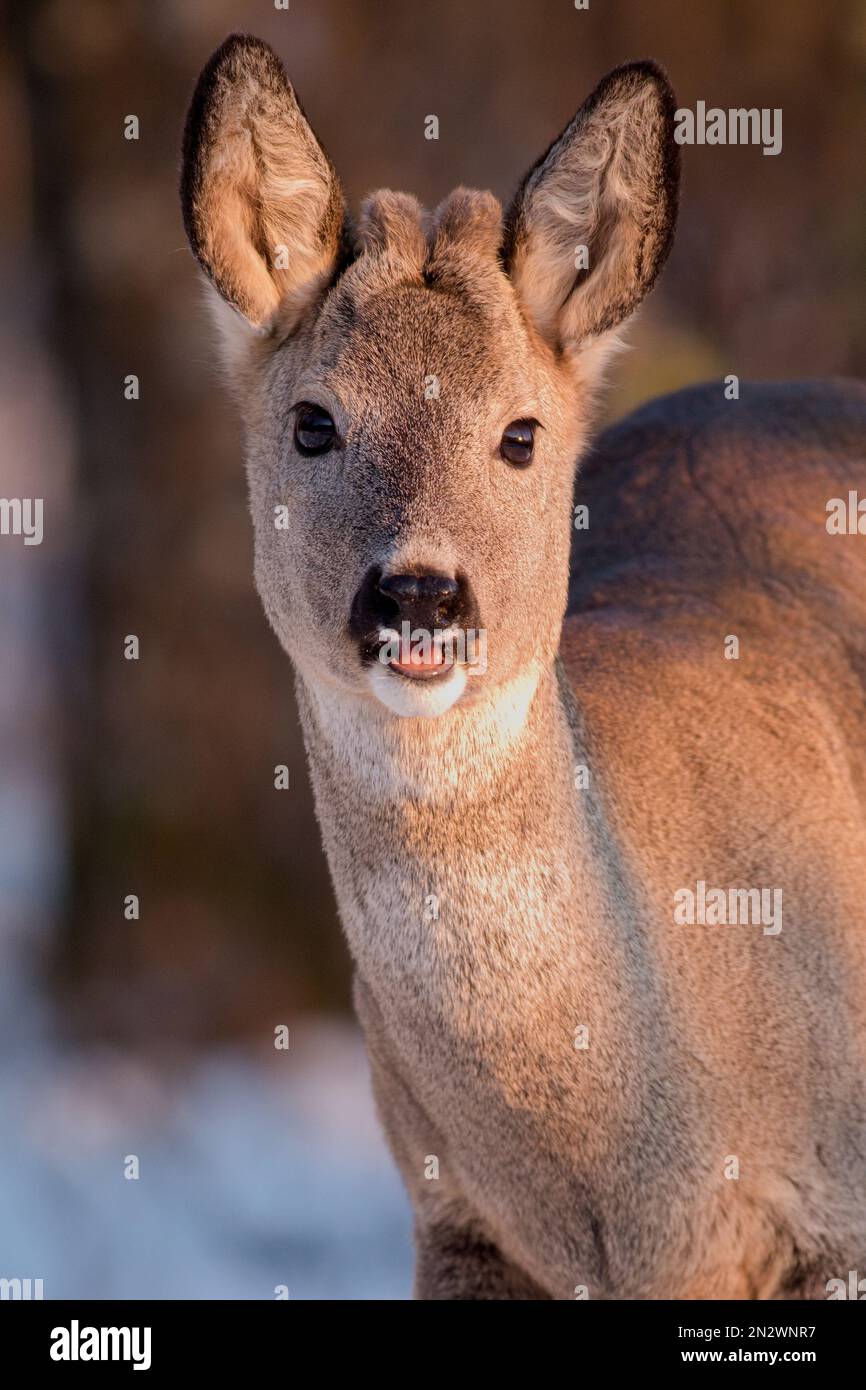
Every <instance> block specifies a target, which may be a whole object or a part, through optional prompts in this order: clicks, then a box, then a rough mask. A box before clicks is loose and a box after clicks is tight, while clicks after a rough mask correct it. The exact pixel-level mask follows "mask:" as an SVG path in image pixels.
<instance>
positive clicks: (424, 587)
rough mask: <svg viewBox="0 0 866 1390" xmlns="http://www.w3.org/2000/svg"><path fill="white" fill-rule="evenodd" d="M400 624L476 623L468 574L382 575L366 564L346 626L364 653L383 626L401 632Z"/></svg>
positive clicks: (437, 627) (436, 627)
mask: <svg viewBox="0 0 866 1390" xmlns="http://www.w3.org/2000/svg"><path fill="white" fill-rule="evenodd" d="M403 623H409V625H410V627H411V628H412V629H413V630H415V629H418V628H421V629H423V630H424V631H426V632H441V631H442V629H443V628H448V627H458V628H461V629H464V630H465V629H468V628H477V627H479V626H480V623H479V620H478V609H477V605H476V602H475V598H474V595H473V593H472V589H471V587H470V585H469V581H468V579H466V578H465V577H464V576H463V575H461V574H458V575H457V576H456V578H455V577H452V576H451V575H449V574H430V573H427V574H423V573H422V574H383V573H382V571H381V570H380V569H375V568H374V569H370V570H368V571H367V573H366V574H365V576H364V579H363V581H362V583H361V587H360V588H359V589H358V592H357V593H356V595H355V597H354V600H353V602H352V612H351V615H350V618H349V631H350V632H351V634H352V636H353V637H355V638H356V639H357V640H358V641H359V642H360V643H361V648H362V653H363V655H364V656H365V658H367V659H370V658H371V655H375V653H376V651H377V650H378V646H379V642H380V637H379V634H380V632H381V630H382V628H393V629H395V630H396V631H397V632H400V633H401V635H402V628H403Z"/></svg>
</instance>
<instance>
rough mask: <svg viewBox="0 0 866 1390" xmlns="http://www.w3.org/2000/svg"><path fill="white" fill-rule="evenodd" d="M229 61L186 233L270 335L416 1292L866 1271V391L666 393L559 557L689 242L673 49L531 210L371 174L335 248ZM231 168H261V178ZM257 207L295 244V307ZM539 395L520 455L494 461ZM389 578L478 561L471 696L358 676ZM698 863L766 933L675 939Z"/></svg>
mask: <svg viewBox="0 0 866 1390" xmlns="http://www.w3.org/2000/svg"><path fill="white" fill-rule="evenodd" d="M202 83H203V89H201V88H200V90H199V92H198V93H197V95H196V97H195V98H194V101H193V107H192V110H191V115H190V120H189V124H188V129H187V137H186V146H185V148H186V166H185V173H184V181H183V187H184V190H185V200H186V213H187V226H188V228H189V230H190V237H191V241H192V245H193V249H194V250H195V252H196V254H197V255H198V257H199V259H200V260H201V261H202V263H203V264H204V266H205V269H206V270H207V271H208V273H209V274H210V276H211V278H212V279H213V280H214V282H215V284H216V286H217V288H218V289H219V290H220V292H221V293H222V295H223V296H224V297H225V298H226V299H227V300H228V301H229V302H230V303H231V304H232V305H233V306H234V308H235V309H236V310H237V309H239V310H241V311H243V312H244V313H245V314H246V315H247V318H248V320H249V324H247V323H245V322H243V321H242V320H241V319H240V318H238V315H237V314H236V313H234V314H233V322H232V324H231V326H230V332H229V335H228V339H227V342H228V347H227V360H228V362H229V365H230V370H231V374H232V379H233V381H234V384H235V389H236V391H237V394H238V398H239V400H240V402H241V405H242V409H243V413H244V420H245V426H246V435H247V446H246V447H247V465H248V476H249V482H250V502H251V510H252V514H253V520H254V525H255V532H256V579H257V583H258V587H259V591H260V593H261V595H262V599H263V602H264V605H265V608H266V611H267V613H268V616H269V618H270V620H271V622H272V624H273V626H274V629H275V631H276V633H277V635H278V636H279V638H280V640H281V642H282V643H283V645H284V647H285V648H286V650H287V651H288V653H289V654H290V655H291V657H292V659H293V661H294V664H295V668H296V673H297V683H298V697H299V703H300V707H301V713H302V718H303V723H304V731H305V738H306V743H307V749H308V753H309V759H310V768H311V773H312V778H313V785H314V789H315V794H316V804H317V810H318V815H319V820H320V823H321V827H322V833H323V838H324V842H325V847H326V850H327V853H328V859H329V863H330V866H331V871H332V874H333V879H334V884H335V888H336V892H337V898H338V902H339V906H340V912H341V916H342V920H343V923H344V926H345V930H346V934H347V937H348V940H349V944H350V947H351V950H352V954H353V957H354V960H355V965H356V1001H357V1008H358V1013H359V1016H360V1018H361V1021H362V1024H363V1027H364V1031H365V1034H366V1038H367V1043H368V1048H369V1052H370V1058H371V1064H372V1068H373V1077H374V1085H375V1090H376V1096H377V1101H378V1105H379V1109H380V1113H381V1115H382V1120H383V1124H384V1126H385V1129H386V1131H387V1134H388V1138H389V1142H390V1144H391V1147H392V1150H393V1152H394V1155H395V1158H396V1160H397V1162H398V1164H399V1165H400V1169H401V1172H402V1173H403V1176H404V1179H405V1182H406V1185H407V1188H408V1190H409V1193H410V1195H411V1198H412V1202H413V1205H414V1209H415V1214H416V1240H417V1248H418V1264H417V1276H416V1292H417V1294H418V1296H419V1297H422V1298H472V1299H499V1298H505V1299H517V1298H557V1299H565V1298H570V1297H573V1296H574V1292H575V1289H578V1290H581V1291H582V1290H585V1291H587V1292H588V1293H589V1295H590V1296H591V1297H602V1298H605V1297H626V1298H664V1297H673V1298H702V1297H712V1298H716V1297H762V1298H772V1297H793V1296H803V1295H804V1294H813V1295H814V1294H817V1295H820V1294H822V1292H823V1288H824V1285H825V1283H826V1280H827V1279H829V1278H831V1277H844V1276H845V1275H846V1273H847V1271H848V1270H849V1269H856V1268H858V1267H859V1268H861V1269H862V1268H863V1267H864V1264H866V1079H864V1078H866V1068H864V1062H866V1026H864V1001H866V920H864V918H866V912H864V906H863V905H864V902H866V867H864V866H866V816H864V802H866V735H864V730H866V708H864V705H866V697H864V679H866V639H864V636H863V634H864V632H866V550H864V545H863V543H862V542H861V541H860V540H859V538H856V537H830V536H828V534H827V532H826V530H825V528H824V525H823V521H824V511H823V508H824V505H825V503H826V501H827V499H828V498H830V497H833V496H840V495H841V496H844V495H845V493H846V492H847V489H848V488H849V487H857V486H858V485H859V486H860V488H861V491H862V490H863V489H864V488H866V468H864V462H863V459H864V441H866V392H864V390H863V388H862V387H859V386H857V385H855V384H853V383H847V384H846V383H839V384H831V385H827V386H814V385H813V386H795V387H787V388H773V387H762V388H745V389H744V393H743V399H742V400H741V401H739V402H728V401H725V400H724V398H723V395H722V391H721V387H719V386H710V387H706V388H701V389H699V390H695V391H691V392H685V393H682V394H680V395H678V396H674V397H671V398H668V399H667V400H665V401H661V402H658V403H656V404H654V405H652V406H650V407H647V408H646V409H645V410H643V411H642V412H639V413H638V414H637V415H636V416H635V417H633V418H632V419H631V420H630V421H628V422H626V423H625V424H623V425H622V426H620V427H618V428H617V429H615V430H614V431H613V432H611V433H609V434H608V435H606V436H605V437H604V439H603V440H602V441H601V443H600V445H599V446H598V448H597V449H596V450H595V452H593V453H591V454H590V455H589V458H588V460H587V462H586V463H585V465H584V468H583V472H582V475H581V477H580V479H579V480H578V494H577V495H578V500H580V501H585V502H588V503H589V506H590V509H591V510H590V515H591V526H590V530H589V532H588V533H586V534H585V535H578V536H577V538H576V543H575V549H574V554H573V556H572V560H571V567H569V547H570V540H571V536H572V534H573V532H572V527H571V505H572V489H573V481H574V464H575V459H576V458H577V457H578V456H579V455H580V454H581V453H582V452H583V451H584V448H585V442H586V436H587V431H588V422H589V416H590V409H591V401H592V397H593V390H594V387H595V384H596V382H597V379H598V374H599V370H600V367H601V364H602V361H603V359H604V357H605V355H606V354H607V353H608V352H609V350H610V347H611V343H612V342H613V341H614V339H613V336H612V335H613V334H614V332H615V330H616V327H617V325H618V324H619V323H620V322H621V320H622V319H623V318H624V316H625V315H626V314H627V313H629V312H630V311H631V309H632V308H634V306H635V305H636V303H637V302H638V301H639V300H640V298H641V297H642V295H643V294H644V293H646V291H647V289H648V288H649V286H650V285H651V284H652V282H653V280H654V278H655V275H656V274H657V272H658V269H659V267H660V265H661V263H662V261H663V259H664V257H665V255H666V254H667V250H668V247H669V244H670V239H671V235H672V230H673V219H674V215H675V208H676V154H675V147H674V144H673V139H672V113H673V109H674V102H673V96H672V93H671V92H670V89H669V88H668V86H667V84H666V82H665V80H664V78H663V76H662V74H661V73H660V72H659V70H658V69H657V68H655V67H654V66H653V65H651V64H638V65H632V66H630V67H629V68H626V69H621V70H619V71H618V72H616V73H614V74H611V76H610V77H609V78H607V79H605V81H604V82H603V83H601V84H600V86H599V88H598V89H597V90H596V92H595V93H594V94H593V95H592V97H590V99H589V101H588V102H587V103H586V104H585V105H584V107H582V108H581V111H580V112H579V113H578V115H577V117H575V120H574V121H573V122H572V123H571V125H570V126H569V127H568V128H567V129H566V131H565V132H564V133H563V135H562V136H561V137H560V138H559V140H558V141H556V142H555V143H554V145H553V146H552V147H551V149H550V151H549V152H548V154H547V155H546V156H545V157H544V158H543V159H542V161H540V163H539V165H538V166H536V168H535V170H533V171H532V172H531V173H530V175H529V176H528V178H527V180H526V181H525V183H524V185H523V188H522V190H521V192H520V193H519V194H518V197H517V199H516V200H515V203H514V204H513V206H512V208H511V209H510V211H509V213H508V215H507V217H506V219H505V222H504V231H503V229H502V228H503V223H502V221H501V214H500V210H499V207H498V205H497V204H496V202H495V200H494V199H492V198H491V197H490V195H488V194H479V193H474V192H471V191H467V190H458V192H457V193H456V194H453V195H452V196H451V198H450V199H448V200H446V202H445V203H444V204H443V205H442V207H441V208H439V209H438V210H437V211H436V213H434V214H432V215H427V214H424V213H423V212H422V211H421V209H420V208H419V207H418V205H417V204H416V203H415V201H414V200H413V199H411V198H408V197H406V196H405V195H399V194H391V193H379V194H376V195H374V196H373V197H372V198H371V199H369V200H368V202H367V203H366V205H365V208H364V210H363V213H362V216H361V219H360V222H359V227H358V231H357V234H356V237H355V239H354V241H353V245H352V250H351V253H349V254H347V253H346V250H345V247H346V244H347V237H348V233H347V230H346V227H345V225H343V226H342V227H339V228H338V227H337V225H336V221H335V216H334V210H335V209H337V208H339V207H341V206H342V199H341V195H340V193H339V187H338V185H337V182H336V177H335V175H334V174H333V171H332V169H331V167H330V165H329V164H328V162H327V160H326V159H325V156H324V155H323V154H322V152H321V150H320V147H319V146H318V143H317V142H316V141H315V137H314V136H313V135H312V132H311V131H310V130H309V127H308V126H307V125H306V123H305V122H304V121H303V118H302V116H301V115H300V109H299V108H298V107H297V103H296V102H295V100H294V96H293V94H291V88H290V87H289V86H288V83H287V81H286V79H285V77H284V76H283V75H282V70H281V68H280V67H279V64H278V62H277V60H276V59H275V57H274V56H273V55H272V54H271V53H270V51H269V50H267V49H266V47H265V46H264V45H262V44H260V43H259V42H258V41H257V40H252V39H247V38H240V39H234V40H229V41H228V43H227V44H226V45H224V47H223V49H221V50H220V52H219V54H217V55H215V57H214V59H213V60H212V61H211V64H209V66H208V68H207V69H206V70H205V74H204V76H203V79H202ZM239 112H240V113H241V114H240V115H239ZM262 127H263V129H262ZM240 129H243V130H244V131H245V132H246V133H245V134H244V136H243V140H242V141H241V137H240V135H239V134H238V131H239V130H240ZM239 141H241V143H240V144H239ZM248 148H253V149H260V150H267V151H271V152H273V158H272V157H271V155H270V154H269V155H268V156H267V157H266V158H265V160H264V163H263V165H261V166H260V167H259V169H258V173H257V175H256V177H257V178H258V179H259V183H255V182H253V183H252V184H251V182H250V180H251V179H252V178H253V170H252V166H251V165H250V164H249V163H248V161H247V159H246V156H245V155H244V156H243V157H241V156H240V155H239V153H238V151H239V150H242V151H244V150H247V149H248ZM286 179H291V180H292V181H297V180H299V179H300V180H301V183H302V184H306V182H307V181H309V182H311V183H312V184H313V185H314V187H315V189H316V196H315V197H311V196H308V195H309V189H305V188H301V189H300V191H299V189H298V188H297V187H296V188H295V190H294V192H293V191H291V187H290V185H289V184H287V183H286V182H285V180H286ZM284 195H285V196H284ZM296 195H297V196H296ZM251 209H257V211H256V213H255V216H254V217H253V216H252V213H251ZM251 218H252V220H250V219H251ZM263 225H265V226H266V228H268V229H270V230H269V231H267V232H266V233H264V234H263V233H262V231H261V228H262V226H263ZM275 228H276V229H279V230H280V231H281V232H284V233H285V234H286V235H287V236H289V237H290V238H293V240H292V245H295V244H296V245H297V248H299V253H298V256H297V258H296V260H295V261H294V263H293V264H294V266H295V269H294V271H293V273H292V275H291V276H290V277H289V283H287V284H286V285H283V286H282V287H281V282H280V281H278V280H277V279H276V278H275V277H274V275H273V274H272V272H271V270H270V269H269V266H268V260H267V253H266V251H265V250H264V249H263V242H266V241H267V240H268V239H269V237H270V235H271V234H272V232H273V230H274V229H275ZM257 229H258V230H257ZM579 241H584V242H586V243H587V244H589V246H590V249H591V257H590V267H589V270H588V272H587V273H582V272H578V271H576V269H575V266H574V258H573V249H574V243H575V242H579ZM311 247H316V248H318V250H316V252H315V254H311V251H310V248H311ZM256 257H258V263H257V262H256ZM431 379H434V380H435V382H436V383H438V390H437V391H436V392H434V393H432V394H430V393H429V392H428V391H427V390H426V389H425V384H426V383H429V382H430V380H431ZM299 401H313V402H315V403H316V404H318V405H319V406H320V407H322V408H324V409H326V410H327V411H329V412H330V413H331V415H332V416H333V419H334V421H335V424H336V428H337V433H338V437H339V443H338V447H336V448H335V449H334V450H333V451H332V452H330V453H328V454H326V455H324V456H322V457H315V458H309V457H304V456H302V455H301V454H299V453H298V451H297V450H296V449H295V447H294V445H293V433H292V430H293V421H294V418H295V409H294V408H295V406H296V404H297V403H298V402H299ZM529 417H534V418H536V419H538V420H539V421H540V422H541V425H542V426H543V428H542V429H540V430H539V431H538V434H537V439H536V456H535V458H534V461H533V464H532V466H531V467H530V468H527V469H522V470H515V469H513V468H511V467H510V466H509V465H508V464H507V463H505V462H504V461H503V459H502V458H501V457H500V455H499V449H498V441H499V439H500V437H501V434H502V430H503V429H504V427H505V426H506V425H507V424H508V423H509V421H512V420H515V419H524V418H529ZM283 506H284V507H285V508H287V512H288V525H287V527H286V528H284V529H277V528H276V527H275V525H274V516H275V510H274V509H275V508H277V507H283ZM371 565H376V566H380V567H381V568H382V570H383V571H387V572H392V573H397V572H406V571H407V570H410V571H411V570H417V571H419V572H427V571H430V570H437V571H440V572H447V573H450V574H453V573H459V572H463V573H465V574H467V575H468V577H469V579H470V581H471V583H472V586H473V590H474V592H475V595H476V597H477V602H478V607H479V611H480V613H481V620H482V623H483V626H484V627H485V629H486V631H487V633H488V645H489V662H488V668H487V671H486V673H485V674H483V675H480V676H477V677H475V678H470V679H468V680H467V681H466V685H465V690H463V691H462V693H461V694H460V695H459V698H456V699H455V701H454V702H453V703H452V704H451V705H449V706H448V707H447V708H444V707H443V708H438V707H437V708H434V707H433V706H432V705H426V704H425V703H424V700H425V699H426V696H422V695H421V694H420V693H416V691H415V690H414V689H413V690H408V691H406V692H403V688H402V687H400V688H399V689H400V691H401V692H402V693H400V694H399V700H398V703H399V702H400V701H402V704H401V706H400V708H401V713H402V716H403V717H401V715H400V714H397V713H395V712H394V710H393V706H392V705H390V704H387V703H386V702H383V698H382V696H381V689H382V687H381V684H380V685H379V686H377V685H376V684H375V682H373V681H372V678H371V675H370V671H369V670H366V669H365V668H364V666H363V664H362V663H361V661H360V660H359V654H358V650H357V646H356V644H355V643H354V642H353V641H352V640H351V638H350V635H349V632H348V615H349V611H350V608H351V604H352V600H353V595H354V594H355V593H356V591H357V590H358V587H359V584H360V583H361V580H362V577H363V576H364V574H365V573H366V572H367V570H368V568H369V567H370V566H371ZM569 570H570V572H571V597H570V603H569V616H568V617H567V618H566V619H565V622H563V619H564V615H565V612H566V604H567V590H568V581H569ZM731 633H734V634H737V635H738V636H739V638H740V642H741V656H740V660H739V661H726V660H725V659H724V641H725V638H726V636H727V635H729V634H731ZM379 677H381V680H383V681H386V682H388V681H390V680H391V677H390V676H389V675H388V674H387V672H386V671H384V670H383V671H382V672H379V673H377V679H378V678H379ZM394 679H395V680H397V679H399V678H398V677H395V678H394ZM387 688H388V690H389V691H390V690H391V689H392V687H391V686H390V685H389V686H388V687H387ZM394 688H395V689H396V688H397V687H394ZM395 698H397V697H395ZM434 715H435V717H432V716H434ZM584 768H585V769H587V770H588V773H589V782H588V786H585V787H584V786H582V785H581V784H580V783H579V782H578V781H577V779H576V773H579V772H580V771H581V769H584ZM699 879H703V880H704V881H705V882H707V883H708V884H714V885H715V884H718V885H720V886H724V887H728V886H743V885H745V886H750V885H754V886H756V887H761V886H773V887H776V888H781V889H782V891H783V894H784V925H783V929H782V931H781V933H780V934H778V935H773V936H770V935H765V934H763V933H762V931H761V929H760V927H755V926H749V925H739V926H730V927H713V926H699V925H695V926H681V925H676V924H675V922H674V918H673V905H674V894H675V893H676V892H677V890H678V889H679V888H681V887H689V886H692V887H693V886H694V885H695V883H696V881H697V880H699ZM579 1029H587V1030H588V1042H589V1045H588V1046H587V1047H585V1048H576V1047H575V1045H574V1043H575V1032H576V1030H579ZM732 1155H735V1156H736V1158H737V1159H738V1161H739V1165H740V1174H739V1178H738V1179H731V1178H729V1177H727V1176H726V1168H725V1165H726V1163H728V1161H729V1158H730V1156H732ZM434 1160H435V1162H434ZM437 1165H438V1172H437Z"/></svg>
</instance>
